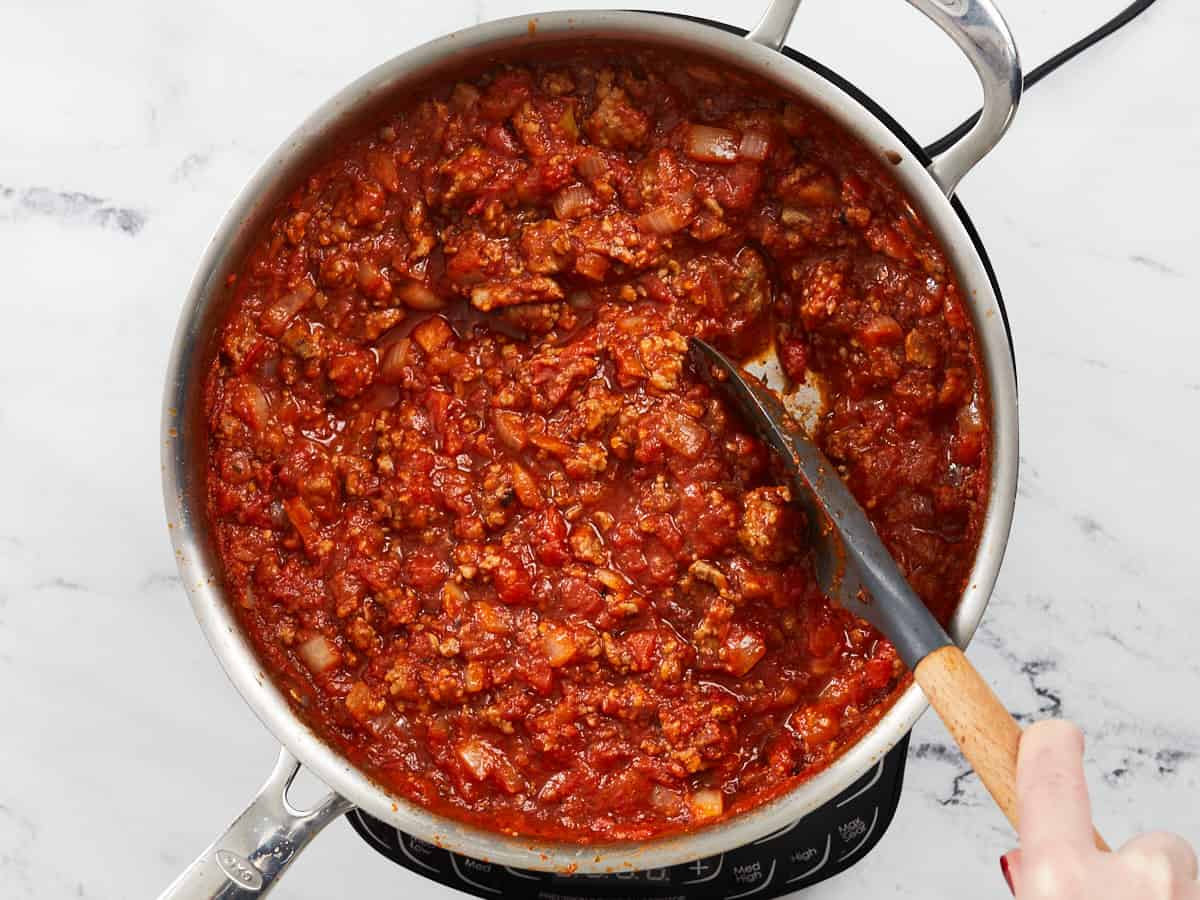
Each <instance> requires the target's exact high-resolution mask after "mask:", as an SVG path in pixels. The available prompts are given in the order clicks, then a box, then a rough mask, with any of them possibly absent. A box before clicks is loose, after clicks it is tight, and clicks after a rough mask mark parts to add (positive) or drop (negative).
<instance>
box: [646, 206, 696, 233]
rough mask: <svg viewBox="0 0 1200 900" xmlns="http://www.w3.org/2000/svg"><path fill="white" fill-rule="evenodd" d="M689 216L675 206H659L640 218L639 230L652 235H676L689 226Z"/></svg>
mask: <svg viewBox="0 0 1200 900" xmlns="http://www.w3.org/2000/svg"><path fill="white" fill-rule="evenodd" d="M687 221H688V220H687V216H686V215H685V214H684V213H683V212H682V211H681V210H679V209H678V208H676V207H674V206H659V207H656V208H654V209H652V210H650V211H649V212H644V213H642V214H641V215H640V216H638V220H637V224H638V228H640V229H641V230H642V231H645V232H649V233H650V234H659V235H667V234H674V233H675V232H677V231H678V230H679V229H681V228H682V227H683V226H684V225H686V224H687Z"/></svg>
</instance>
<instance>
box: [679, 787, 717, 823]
mask: <svg viewBox="0 0 1200 900" xmlns="http://www.w3.org/2000/svg"><path fill="white" fill-rule="evenodd" d="M688 808H689V809H691V811H692V819H693V820H696V821H700V822H705V821H708V820H709V819H715V818H717V817H718V816H720V815H721V814H722V813H723V812H725V797H724V795H723V794H722V793H721V792H720V791H718V790H717V789H716V788H700V790H698V791H694V792H693V793H692V795H691V796H690V797H688Z"/></svg>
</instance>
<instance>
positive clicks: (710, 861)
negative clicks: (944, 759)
mask: <svg viewBox="0 0 1200 900" xmlns="http://www.w3.org/2000/svg"><path fill="white" fill-rule="evenodd" d="M907 752H908V738H907V737H905V739H904V740H903V741H901V742H900V743H899V744H898V745H897V746H896V747H894V748H893V749H892V751H891V752H890V753H888V754H887V755H886V756H885V757H884V758H883V759H881V760H880V761H879V763H878V764H877V765H876V766H875V767H874V768H872V769H871V771H869V772H868V773H867V774H866V775H864V776H863V777H862V778H860V779H859V780H858V781H857V782H856V783H855V784H853V785H851V786H850V787H849V788H847V789H846V790H845V791H843V792H842V794H841V795H840V796H838V797H837V798H835V799H834V800H832V801H830V802H829V803H827V804H826V805H825V806H823V807H821V808H820V809H818V810H816V811H815V812H813V813H811V814H809V815H807V816H805V817H804V818H803V819H800V820H799V821H797V822H793V823H792V824H791V825H788V826H787V827H785V828H781V829H780V830H779V831H776V832H775V833H773V834H768V835H767V836H766V837H763V838H760V839H759V840H757V841H755V842H754V843H752V844H749V845H747V846H745V847H740V848H738V849H737V850H732V851H730V852H728V853H724V854H721V855H719V856H710V857H707V858H706V859H698V860H696V861H695V862H690V863H686V864H684V865H678V866H670V867H667V868H662V869H646V870H643V871H639V872H620V873H616V874H612V875H554V874H549V873H546V872H532V871H528V870H525V869H512V868H508V867H507V866H500V865H496V864H494V863H485V862H478V861H477V860H474V859H470V858H468V857H465V856H460V855H458V854H457V853H451V852H449V851H448V850H443V849H442V848H440V847H435V846H434V845H432V844H428V843H426V842H425V841H421V840H418V839H416V838H414V837H411V836H409V835H407V834H404V833H403V832H400V831H397V830H396V829H395V828H392V827H391V826H390V825H385V824H384V823H383V822H380V821H379V820H378V819H373V818H371V817H370V816H368V815H367V814H365V813H363V812H361V811H359V810H354V811H352V812H350V813H349V814H348V815H347V818H348V819H349V820H350V824H351V825H353V826H354V830H355V831H357V832H358V833H359V835H360V836H361V837H362V838H363V839H364V840H365V841H367V843H369V844H370V845H371V846H372V847H374V848H375V849H376V850H378V851H379V852H380V853H382V854H383V855H384V856H386V857H388V858H389V859H391V860H393V861H394V862H396V863H398V864H399V865H401V866H404V867H405V868H406V869H409V870H411V871H413V872H416V873H417V874H418V875H423V876H425V877H426V878H430V879H432V880H434V881H438V882H441V883H442V884H445V885H448V886H449V887H453V888H457V889H458V890H460V891H462V892H463V893H466V894H472V895H474V896H476V897H484V898H499V897H506V898H517V897H519V898H531V900H593V898H595V900H651V898H657V900H701V898H703V900H741V898H748V897H753V898H755V900H767V898H770V897H779V896H781V895H784V894H789V893H792V892H794V891H798V890H801V889H803V888H806V887H811V886H812V885H814V884H816V883H817V882H820V881H824V880H825V879H826V878H829V877H830V876H832V875H836V874H837V873H839V872H842V871H844V870H845V869H848V868H849V867H850V866H852V865H854V864H855V863H857V862H858V861H859V860H861V859H862V858H863V857H864V856H866V855H867V854H868V853H869V852H870V851H871V848H872V847H874V846H875V844H876V843H878V841H879V839H880V838H881V837H882V836H883V833H884V832H885V831H886V830H887V827H888V825H890V824H891V821H892V816H893V815H894V814H895V812H896V806H897V804H898V803H899V800H900V788H901V784H902V782H903V778H904V760H905V756H906V754H907Z"/></svg>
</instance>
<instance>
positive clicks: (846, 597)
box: [688, 338, 950, 668]
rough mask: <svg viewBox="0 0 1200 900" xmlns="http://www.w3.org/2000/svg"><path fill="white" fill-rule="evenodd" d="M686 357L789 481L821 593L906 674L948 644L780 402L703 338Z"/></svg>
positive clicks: (857, 508)
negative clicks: (890, 649) (861, 623)
mask: <svg viewBox="0 0 1200 900" xmlns="http://www.w3.org/2000/svg"><path fill="white" fill-rule="evenodd" d="M688 352H689V355H690V357H691V360H692V364H693V365H694V366H695V368H696V372H697V374H698V375H699V376H700V377H701V378H702V379H703V380H704V381H705V382H707V383H708V384H709V385H710V386H711V387H712V388H714V389H715V390H716V391H718V392H719V393H720V394H721V395H722V396H724V397H725V398H726V399H727V400H728V401H730V402H731V403H732V404H733V405H734V406H735V407H736V408H737V410H738V411H739V412H740V413H741V415H742V417H743V419H744V420H745V422H746V423H747V424H748V425H750V426H751V427H752V428H753V429H754V431H755V432H757V434H758V436H759V437H760V438H762V440H763V441H765V442H766V443H767V444H768V445H769V446H770V447H771V449H772V450H774V451H775V453H776V455H777V456H778V457H779V459H780V460H781V462H782V463H783V465H784V467H785V468H786V469H787V471H788V473H789V474H790V475H791V476H792V481H793V483H794V485H795V488H796V490H795V494H796V500H797V501H798V502H799V503H800V505H801V506H802V507H803V508H804V510H805V512H806V513H807V514H808V520H809V531H810V535H809V538H810V542H811V545H812V547H813V552H814V554H815V556H816V564H817V565H816V568H817V577H818V579H819V581H820V585H821V588H822V590H824V591H825V592H826V593H827V594H828V595H830V596H832V597H834V598H835V599H836V600H838V601H839V602H840V603H841V604H842V605H843V606H844V607H845V608H846V609H849V610H850V611H852V612H854V613H855V614H856V615H859V616H862V617H863V618H864V619H866V620H867V621H868V622H870V623H871V624H872V625H874V626H875V627H876V628H878V629H879V630H880V631H882V632H883V633H884V634H885V635H887V636H888V638H889V639H890V640H891V642H892V643H893V644H894V645H895V646H896V650H897V652H898V653H899V654H900V658H901V659H903V660H904V662H905V664H907V665H908V667H909V668H916V665H917V663H918V662H919V661H920V660H921V659H923V658H924V657H925V656H926V655H927V654H929V653H931V652H932V651H934V650H936V649H937V648H939V647H944V646H946V645H947V644H949V643H950V638H949V637H948V636H947V635H946V632H945V631H944V630H943V629H942V626H941V625H939V624H938V623H937V620H935V619H934V618H933V616H932V615H931V614H930V612H929V610H928V609H926V607H925V604H924V603H922V602H921V598H920V597H918V596H917V595H916V593H915V592H914V591H913V589H912V588H911V587H909V585H908V582H907V581H906V580H905V578H904V573H902V572H901V571H900V567H899V566H898V565H896V561H895V560H894V559H892V556H891V554H889V553H888V552H887V549H886V548H885V547H884V546H883V542H882V541H880V540H879V535H878V534H876V532H875V528H874V526H873V525H872V524H871V522H870V520H869V519H868V518H867V515H866V513H865V512H864V511H863V508H862V507H861V506H859V504H858V501H857V500H855V499H854V495H853V494H851V493H850V489H849V488H847V487H846V484H845V482H843V481H842V479H841V477H840V476H839V475H838V472H837V470H836V469H835V468H834V466H833V464H832V463H830V462H829V460H828V459H827V458H826V457H825V454H823V453H822V452H821V451H820V449H818V447H817V445H816V444H814V443H813V442H812V441H810V440H809V439H808V438H807V437H806V436H805V435H804V434H803V433H802V432H801V431H800V429H799V427H798V426H796V425H795V424H794V423H793V422H792V421H791V419H790V418H789V416H788V414H787V411H786V410H785V409H784V408H783V405H782V404H781V403H780V402H779V400H778V399H777V398H776V397H775V395H774V394H772V393H771V392H770V391H768V390H767V389H766V388H764V387H762V386H761V385H760V384H758V383H757V382H756V381H754V380H753V379H752V378H750V377H749V376H747V375H746V374H745V373H744V372H743V371H742V369H741V367H739V366H738V365H737V364H735V363H734V362H732V361H731V360H730V359H728V358H727V357H726V356H725V355H724V354H723V353H721V352H720V351H719V350H716V349H715V348H713V347H712V346H710V345H709V344H706V343H705V342H704V341H702V340H699V339H698V338H692V339H691V340H690V341H689V347H688Z"/></svg>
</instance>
